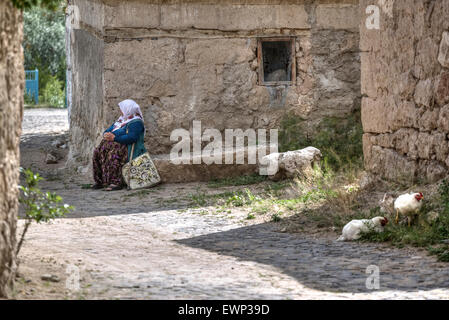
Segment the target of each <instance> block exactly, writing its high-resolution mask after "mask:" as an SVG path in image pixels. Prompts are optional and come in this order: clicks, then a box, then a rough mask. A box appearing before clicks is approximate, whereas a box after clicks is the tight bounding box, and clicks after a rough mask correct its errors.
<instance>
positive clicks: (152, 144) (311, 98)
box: [71, 0, 360, 160]
mask: <svg viewBox="0 0 449 320" xmlns="http://www.w3.org/2000/svg"><path fill="white" fill-rule="evenodd" d="M75 3H78V4H79V5H80V6H81V10H80V11H81V18H82V23H81V29H82V30H83V34H84V37H92V38H95V39H98V41H97V40H95V42H96V44H94V45H95V46H96V47H98V48H101V50H104V57H103V60H102V61H100V60H101V59H98V60H96V61H95V62H94V61H88V60H87V58H86V64H84V65H81V64H78V68H77V69H78V70H76V68H73V70H74V76H73V80H74V82H75V83H74V85H73V86H74V87H77V86H78V87H84V88H85V89H83V90H84V92H85V94H84V95H77V94H76V93H75V92H74V93H73V100H74V102H73V106H72V111H71V126H72V128H73V129H71V136H72V143H71V149H72V150H73V154H78V155H81V156H80V159H84V160H87V159H90V153H91V149H89V148H86V146H88V145H89V146H90V147H91V146H93V145H95V144H96V143H98V142H99V141H100V140H101V133H102V131H103V130H104V129H105V128H106V127H107V126H109V125H110V124H111V123H112V122H113V121H114V120H115V119H116V118H117V117H118V115H119V110H118V107H117V103H118V102H120V101H121V100H124V99H127V98H131V99H134V100H136V101H137V102H138V103H139V105H140V106H141V107H142V108H143V112H144V117H145V124H146V127H147V129H148V130H147V132H148V133H147V137H146V144H147V147H148V149H149V150H150V152H151V153H152V154H166V153H168V152H169V151H170V149H171V146H172V145H173V144H174V142H171V141H170V139H169V137H170V133H171V131H172V130H173V129H176V128H186V129H189V128H190V127H191V123H192V121H193V120H201V121H202V128H203V130H204V129H206V128H217V129H219V130H224V129H225V128H241V129H247V128H267V129H269V128H277V127H278V126H279V123H280V121H281V119H282V118H283V117H284V116H285V115H286V114H287V113H294V114H295V115H299V116H301V117H302V118H304V119H306V120H308V123H309V124H310V128H311V130H312V129H313V127H314V126H315V125H316V124H318V123H319V122H320V120H322V119H323V117H326V116H334V117H345V116H346V115H347V114H348V113H350V112H352V111H353V110H354V109H356V108H358V107H359V106H360V59H359V29H358V24H359V16H358V1H357V0H345V1H339V0H333V1H332V0H325V1H324V0H323V1H318V0H317V1H275V0H271V1H268V0H265V1H264V0H262V1H254V0H253V1H243V0H242V1H235V0H232V1H231V0H229V1H150V0H147V1H144V0H140V1H138V0H133V1H127V2H124V1H115V0H114V1H113V0H106V1H103V2H101V3H100V2H98V1H93V0H76V1H75ZM92 3H93V4H92ZM88 4H90V5H91V6H92V7H94V8H95V10H97V11H98V12H100V13H101V14H100V15H99V13H97V16H98V17H100V18H99V19H98V21H101V24H99V23H98V21H97V20H95V23H94V22H91V20H92V19H90V18H89V14H88V13H87V12H86V13H85V14H83V12H82V11H83V10H84V9H83V8H86V7H88ZM103 4H104V5H103ZM80 32H81V31H80ZM281 36H288V37H295V41H296V46H295V51H296V52H295V59H296V66H297V68H296V75H297V78H296V85H295V86H277V87H267V86H260V85H258V60H257V51H256V50H257V39H258V38H260V37H281ZM102 40H103V44H101V41H102ZM72 46H73V47H77V48H79V50H80V51H79V52H74V57H75V56H78V58H74V60H76V59H80V57H87V56H90V55H91V53H90V52H89V53H88V52H84V51H83V50H91V49H87V47H86V46H85V44H82V45H81V44H77V43H76V41H75V42H74V43H72ZM83 48H85V49H83ZM101 50H100V49H99V50H98V53H100V51H101ZM89 59H92V58H89ZM99 63H102V64H103V66H102V68H103V72H102V73H101V74H99V73H98V71H99V70H98V69H97V68H98V65H99ZM94 64H95V65H94ZM92 69H94V70H92ZM100 69H101V68H100ZM75 70H76V71H75ZM86 72H87V73H90V72H91V73H92V77H90V78H89V79H90V80H92V81H99V80H100V79H99V78H100V75H102V81H103V82H102V83H101V86H102V90H103V94H102V97H101V99H102V100H100V98H99V96H98V94H99V91H100V87H99V86H100V85H99V84H98V85H94V86H93V87H94V88H95V93H91V92H90V90H91V88H92V84H91V83H90V82H89V83H88V84H85V83H83V82H82V81H81V80H82V78H78V79H77V78H76V77H77V75H76V74H80V76H78V77H82V76H81V74H85V73H86ZM76 82H77V83H76ZM97 89H98V91H97ZM79 90H81V89H79ZM89 92H90V93H89ZM91 94H92V95H95V103H94V101H93V100H92V101H91V100H90V98H88V99H87V101H86V96H87V97H88V96H89V95H91ZM97 98H98V99H97ZM88 101H89V103H88ZM100 110H101V111H100ZM87 118H88V123H86V124H85V122H86V121H85V119H87ZM94 123H96V125H95V126H93V124H94ZM84 124H85V125H86V126H89V129H82V125H84ZM76 128H81V130H78V131H77V129H76ZM83 130H84V131H83Z"/></svg>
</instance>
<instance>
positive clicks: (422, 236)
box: [361, 180, 449, 262]
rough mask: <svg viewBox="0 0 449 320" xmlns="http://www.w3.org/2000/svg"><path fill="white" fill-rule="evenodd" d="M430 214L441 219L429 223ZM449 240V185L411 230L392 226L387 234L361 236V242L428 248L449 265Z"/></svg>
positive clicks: (445, 185)
mask: <svg viewBox="0 0 449 320" xmlns="http://www.w3.org/2000/svg"><path fill="white" fill-rule="evenodd" d="M430 211H436V212H438V213H439V217H438V219H437V220H436V221H435V222H433V223H429V222H428V221H427V220H426V214H427V213H429V212H430ZM448 239H449V181H447V180H445V181H443V182H442V183H441V184H440V187H439V196H438V197H437V198H436V199H434V203H426V205H425V206H423V208H422V209H421V213H420V215H419V219H417V221H416V222H415V224H413V225H412V226H411V227H408V226H407V225H402V224H398V225H396V224H395V223H393V222H392V223H389V224H388V225H387V226H386V227H385V230H384V232H381V233H375V232H368V233H366V234H364V235H362V238H361V240H362V241H369V242H390V243H392V244H393V245H395V246H398V247H403V246H406V245H411V246H415V247H422V248H427V250H428V251H429V253H430V254H433V255H436V256H437V258H438V260H440V261H445V262H449V246H447V245H442V244H443V243H444V242H445V241H447V240H448Z"/></svg>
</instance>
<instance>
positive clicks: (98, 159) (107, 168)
mask: <svg viewBox="0 0 449 320" xmlns="http://www.w3.org/2000/svg"><path fill="white" fill-rule="evenodd" d="M118 105H119V107H120V111H121V112H122V115H121V117H120V118H118V119H117V121H116V122H115V123H114V124H113V125H111V126H110V127H109V128H108V129H107V130H106V131H105V132H104V133H103V140H102V141H101V143H100V145H99V146H98V147H97V148H95V150H94V156H93V175H94V180H95V185H94V186H93V189H102V188H106V189H105V190H106V191H112V190H120V189H122V188H123V186H124V185H125V183H124V180H123V177H122V167H123V165H125V164H126V163H127V162H128V160H129V158H130V157H131V147H132V145H133V144H135V146H134V152H133V159H135V158H137V157H138V156H140V155H141V154H144V153H145V152H146V149H145V146H144V136H145V127H144V122H143V116H142V111H141V110H140V107H139V105H138V104H137V103H136V102H135V101H133V100H125V101H122V102H120V103H119V104H118Z"/></svg>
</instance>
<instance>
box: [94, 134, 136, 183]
mask: <svg viewBox="0 0 449 320" xmlns="http://www.w3.org/2000/svg"><path fill="white" fill-rule="evenodd" d="M127 162H128V147H127V146H126V145H124V144H120V143H118V142H114V141H106V140H102V141H101V143H100V145H99V146H98V147H96V148H95V150H94V157H93V173H94V180H95V184H98V185H104V186H105V185H111V184H115V185H118V186H122V185H124V181H123V177H122V167H123V166H124V165H125V163H127Z"/></svg>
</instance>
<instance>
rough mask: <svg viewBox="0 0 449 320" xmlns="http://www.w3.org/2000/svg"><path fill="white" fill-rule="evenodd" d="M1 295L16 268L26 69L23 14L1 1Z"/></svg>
mask: <svg viewBox="0 0 449 320" xmlns="http://www.w3.org/2000/svg"><path fill="white" fill-rule="evenodd" d="M0 35H1V41H0V298H2V297H7V296H8V294H9V293H10V285H11V280H13V279H14V272H15V267H16V263H15V259H16V257H15V250H14V249H15V247H16V223H17V209H18V201H17V198H18V188H17V185H18V180H19V137H20V133H21V128H22V127H21V123H22V108H23V90H24V82H25V72H24V70H23V52H22V45H21V44H22V14H21V12H20V11H19V10H17V9H15V8H13V6H12V4H11V2H10V1H6V2H5V1H1V2H0Z"/></svg>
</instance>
